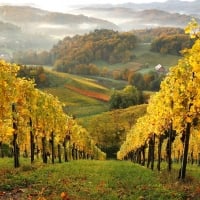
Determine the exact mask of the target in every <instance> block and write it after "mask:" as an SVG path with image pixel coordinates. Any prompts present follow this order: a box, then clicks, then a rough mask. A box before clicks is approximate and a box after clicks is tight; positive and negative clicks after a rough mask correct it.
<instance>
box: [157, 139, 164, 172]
mask: <svg viewBox="0 0 200 200" xmlns="http://www.w3.org/2000/svg"><path fill="white" fill-rule="evenodd" d="M162 137H163V136H162V135H160V136H159V139H158V164H157V169H158V171H160V165H161V159H162V156H161V150H162V144H163V138H162Z"/></svg>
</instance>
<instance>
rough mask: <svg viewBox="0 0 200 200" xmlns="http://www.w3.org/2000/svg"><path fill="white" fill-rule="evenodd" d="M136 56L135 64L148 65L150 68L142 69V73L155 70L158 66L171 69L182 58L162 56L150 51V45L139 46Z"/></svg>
mask: <svg viewBox="0 0 200 200" xmlns="http://www.w3.org/2000/svg"><path fill="white" fill-rule="evenodd" d="M134 54H135V55H136V60H135V62H138V63H142V64H146V63H148V65H149V68H144V69H141V70H140V72H142V73H146V72H147V71H149V70H155V69H154V67H155V66H156V65H158V64H161V65H162V66H164V67H166V68H169V67H171V66H173V65H175V64H177V61H178V60H179V59H180V58H181V57H180V56H175V55H170V54H160V53H155V52H151V51H150V44H148V43H145V44H139V45H138V46H137V48H136V49H135V50H134Z"/></svg>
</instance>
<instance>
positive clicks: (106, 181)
mask: <svg viewBox="0 0 200 200" xmlns="http://www.w3.org/2000/svg"><path fill="white" fill-rule="evenodd" d="M29 162H30V161H29V160H23V161H22V163H23V165H22V166H21V167H20V168H19V169H14V168H13V166H12V160H11V159H8V158H3V159H0V175H1V183H0V199H1V200H10V199H17V200H24V199H31V200H39V199H40V200H41V199H43V200H45V199H46V200H59V199H60V200H61V199H63V200H67V199H68V200H119V199H121V200H139V199H140V200H169V199H173V200H186V199H187V200H198V199H199V197H200V187H199V184H200V168H199V167H197V166H190V165H188V176H187V178H186V180H185V182H178V181H177V169H178V166H177V165H176V164H174V170H173V171H172V172H171V173H170V174H169V173H168V172H167V171H166V170H165V169H164V167H165V166H164V164H163V169H162V171H161V172H157V171H156V170H155V171H151V170H150V169H147V168H146V167H142V166H139V165H135V164H133V163H131V162H129V161H115V160H109V161H94V160H88V161H86V160H78V161H71V162H68V163H61V164H59V163H56V164H54V165H52V164H47V165H43V164H41V163H39V162H36V163H35V164H33V165H30V164H29ZM61 196H62V197H61ZM42 197H43V198H42Z"/></svg>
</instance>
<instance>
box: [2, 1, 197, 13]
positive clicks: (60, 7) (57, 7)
mask: <svg viewBox="0 0 200 200" xmlns="http://www.w3.org/2000/svg"><path fill="white" fill-rule="evenodd" d="M164 1H166V0H98V1H96V0H0V5H2V4H14V5H24V4H25V5H32V6H36V7H40V8H42V9H45V10H51V11H61V12H62V11H65V10H67V8H69V6H71V5H84V4H105V3H106V4H120V3H126V2H131V3H150V2H164ZM184 1H194V0H184Z"/></svg>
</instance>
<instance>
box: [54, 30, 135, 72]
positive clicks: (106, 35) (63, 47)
mask: <svg viewBox="0 0 200 200" xmlns="http://www.w3.org/2000/svg"><path fill="white" fill-rule="evenodd" d="M135 46H136V37H135V35H134V34H133V33H130V32H123V33H119V32H118V31H113V30H107V29H101V30H95V31H94V32H91V33H89V34H85V35H83V36H78V35H77V36H75V37H73V38H71V37H65V38H64V39H63V40H62V41H60V42H59V43H58V44H57V45H55V46H54V47H53V48H52V50H51V55H53V57H54V61H55V62H54V66H55V67H56V68H57V70H59V71H65V72H73V70H74V68H75V67H76V68H81V67H83V66H81V64H89V63H92V62H94V61H97V60H103V61H106V62H108V63H110V64H114V63H119V62H128V61H130V60H131V59H132V58H133V57H134V55H133V52H132V50H133V49H134V47H135Z"/></svg>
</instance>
